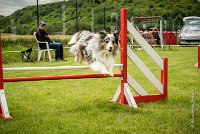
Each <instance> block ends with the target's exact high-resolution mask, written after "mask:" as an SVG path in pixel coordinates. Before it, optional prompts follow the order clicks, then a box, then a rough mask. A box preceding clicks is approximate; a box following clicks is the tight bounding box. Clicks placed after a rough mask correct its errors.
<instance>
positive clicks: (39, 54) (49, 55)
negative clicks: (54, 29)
mask: <svg viewBox="0 0 200 134" xmlns="http://www.w3.org/2000/svg"><path fill="white" fill-rule="evenodd" d="M34 37H35V39H36V41H37V44H38V59H37V61H40V58H41V55H42V52H44V54H43V59H45V53H46V52H47V53H48V57H49V61H51V53H50V51H52V50H54V49H49V44H48V42H43V41H38V40H37V38H36V32H34ZM40 43H44V44H46V49H41V48H40V45H39V44H40Z"/></svg>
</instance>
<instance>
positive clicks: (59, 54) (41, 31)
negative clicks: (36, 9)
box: [36, 22, 64, 60]
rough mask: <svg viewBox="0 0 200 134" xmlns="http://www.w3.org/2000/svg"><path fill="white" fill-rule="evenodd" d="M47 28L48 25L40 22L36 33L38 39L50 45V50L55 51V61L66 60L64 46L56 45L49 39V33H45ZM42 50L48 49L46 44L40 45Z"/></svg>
mask: <svg viewBox="0 0 200 134" xmlns="http://www.w3.org/2000/svg"><path fill="white" fill-rule="evenodd" d="M45 26H46V24H45V23H44V22H40V24H39V27H38V30H37V33H36V38H37V40H38V41H45V42H48V43H49V48H50V49H55V50H56V53H55V59H56V60H64V57H63V45H62V44H61V43H56V42H54V41H52V40H51V39H50V38H49V37H48V34H47V32H46V31H45ZM39 45H40V48H41V49H46V44H44V43H40V44H39Z"/></svg>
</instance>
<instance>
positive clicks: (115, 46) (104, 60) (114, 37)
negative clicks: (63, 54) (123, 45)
mask: <svg viewBox="0 0 200 134" xmlns="http://www.w3.org/2000/svg"><path fill="white" fill-rule="evenodd" d="M118 39H119V33H112V34H107V33H106V31H100V32H99V33H96V34H94V33H91V32H89V31H81V32H78V33H76V34H74V35H73V36H72V38H71V40H70V41H69V43H68V45H69V46H71V48H70V52H71V53H72V54H73V55H74V56H75V59H74V60H75V62H76V63H82V61H87V63H88V65H89V67H90V68H91V69H93V70H95V71H98V72H100V73H102V74H105V75H108V76H113V67H114V63H115V59H116V57H117V54H118V50H119V43H118Z"/></svg>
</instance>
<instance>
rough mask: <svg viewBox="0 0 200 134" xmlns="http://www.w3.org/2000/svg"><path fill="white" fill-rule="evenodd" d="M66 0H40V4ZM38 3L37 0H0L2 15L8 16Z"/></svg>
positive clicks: (0, 12)
mask: <svg viewBox="0 0 200 134" xmlns="http://www.w3.org/2000/svg"><path fill="white" fill-rule="evenodd" d="M59 1H64V0H38V2H39V4H46V3H52V2H59ZM30 5H37V0H0V15H3V16H8V15H10V14H12V13H13V12H15V11H16V10H18V9H22V8H24V7H26V6H30Z"/></svg>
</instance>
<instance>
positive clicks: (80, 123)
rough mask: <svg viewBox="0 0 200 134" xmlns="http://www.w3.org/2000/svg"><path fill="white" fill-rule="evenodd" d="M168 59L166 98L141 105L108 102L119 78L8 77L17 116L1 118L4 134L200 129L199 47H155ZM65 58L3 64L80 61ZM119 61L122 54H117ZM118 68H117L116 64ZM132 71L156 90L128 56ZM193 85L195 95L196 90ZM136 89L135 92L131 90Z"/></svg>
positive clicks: (11, 109)
mask: <svg viewBox="0 0 200 134" xmlns="http://www.w3.org/2000/svg"><path fill="white" fill-rule="evenodd" d="M156 51H157V52H158V54H159V55H160V56H161V57H167V58H168V60H169V83H168V85H169V88H168V89H169V97H168V100H167V101H159V102H152V103H139V104H138V106H139V107H140V108H141V109H140V110H136V109H134V108H129V107H126V106H122V105H119V104H116V103H112V102H110V100H111V99H112V97H113V95H114V93H115V91H116V89H117V87H118V85H119V83H120V79H119V78H103V79H79V80H56V81H36V82H18V83H5V84H4V88H5V94H6V99H7V103H8V108H9V112H10V114H11V116H12V117H13V120H11V121H5V120H0V133H1V134H11V133H14V134H29V133H30V134H59V133H63V134H65V133H66V134H68V133H71V134H76V133H77V134H78V133H89V134H96V133H98V134H110V133H116V134H121V133H124V134H147V133H148V134H155V133H160V134H175V133H178V134H187V133H188V134H189V133H194V134H198V133H199V131H200V93H199V92H200V70H198V69H196V68H194V64H195V63H196V62H197V48H196V47H174V48H171V50H168V48H166V49H165V50H164V51H162V50H160V49H156ZM136 53H137V54H138V55H139V57H140V58H141V59H143V60H144V62H145V64H146V65H147V66H148V67H150V70H152V71H153V72H154V74H155V75H156V76H157V77H158V79H160V78H159V77H160V71H159V70H158V69H159V68H158V67H157V65H156V63H155V62H153V61H152V60H151V58H149V57H148V55H147V54H146V53H145V52H144V51H136ZM67 59H68V61H67V62H55V61H54V62H51V63H50V62H48V61H42V62H36V63H23V62H16V63H7V64H5V65H4V67H18V66H63V65H76V64H75V63H74V61H73V57H68V58H67ZM117 62H118V63H119V58H118V60H117ZM115 72H119V69H115ZM128 72H129V74H131V75H132V76H134V78H135V79H136V80H137V81H139V82H140V83H141V85H142V86H143V87H144V88H145V89H146V90H147V91H148V92H149V93H158V91H157V90H155V87H154V86H152V85H151V84H149V81H148V80H147V79H146V78H145V77H144V75H143V74H142V73H141V72H140V71H139V70H138V69H137V68H136V67H135V66H134V64H133V63H132V62H131V61H130V60H128ZM88 73H94V72H93V71H92V70H70V71H69V70H59V71H29V72H25V71H23V72H4V77H5V78H8V77H28V76H38V75H67V74H88ZM194 91H195V96H193V92H194ZM133 93H134V94H135V92H133Z"/></svg>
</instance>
